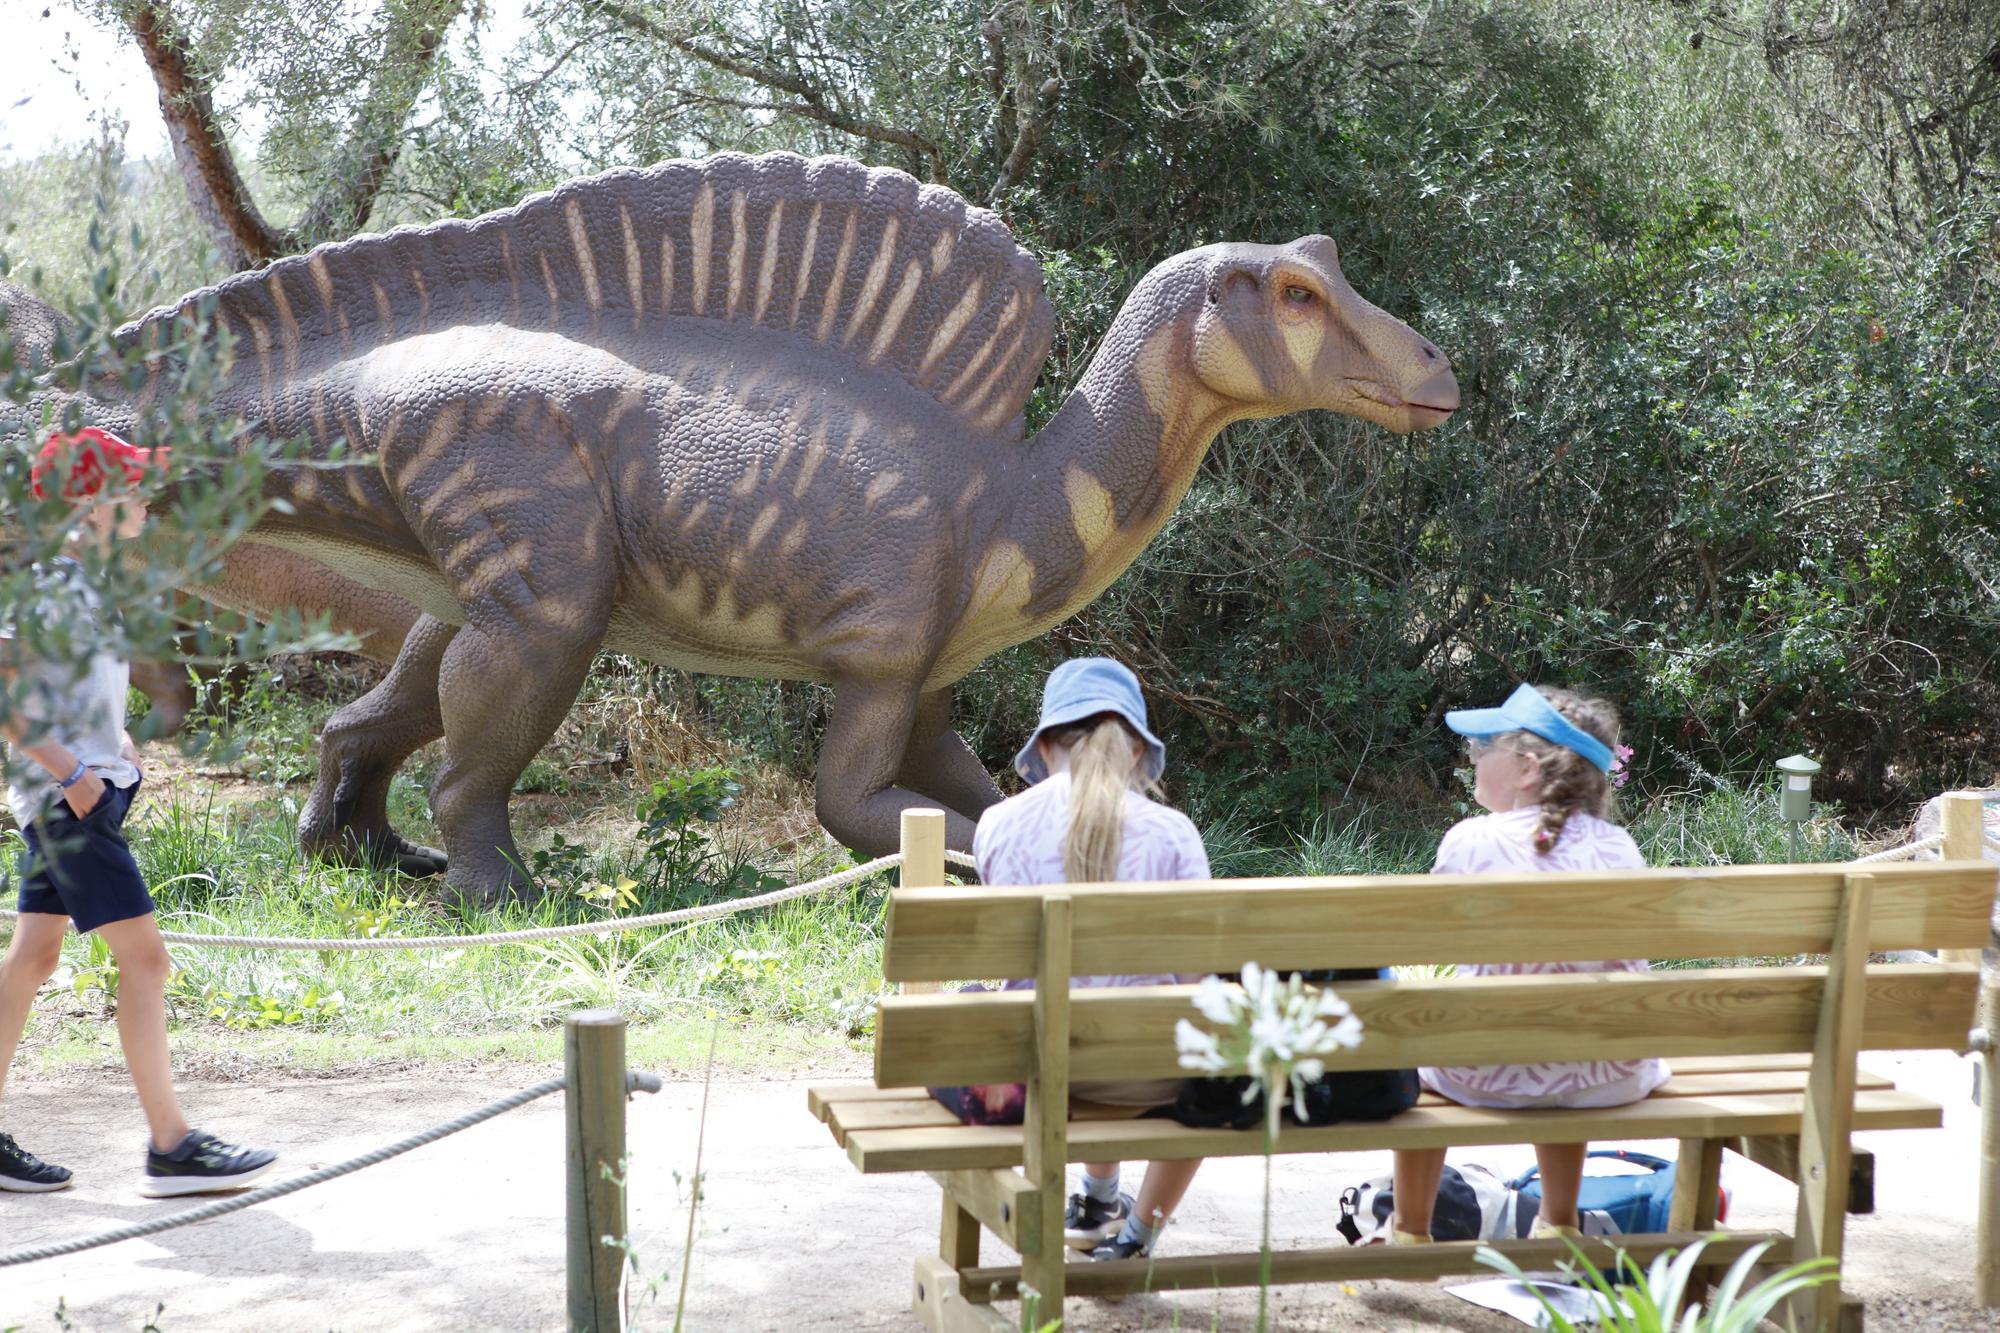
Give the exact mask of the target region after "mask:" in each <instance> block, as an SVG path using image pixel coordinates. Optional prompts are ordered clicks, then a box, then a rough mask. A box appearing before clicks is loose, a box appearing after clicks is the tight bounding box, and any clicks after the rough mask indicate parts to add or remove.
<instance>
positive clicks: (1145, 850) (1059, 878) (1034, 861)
mask: <svg viewBox="0 0 2000 1333" xmlns="http://www.w3.org/2000/svg"><path fill="white" fill-rule="evenodd" d="M1070 786H1071V783H1070V775H1069V774H1068V773H1056V774H1052V775H1051V776H1049V777H1047V778H1044V779H1043V780H1042V781H1040V782H1038V783H1036V784H1035V785H1034V786H1032V787H1030V788H1028V790H1026V791H1024V792H1022V793H1021V794H1020V795H1019V796H1010V797H1008V798H1007V799H1006V800H1004V801H1002V802H1000V804H998V805H993V806H988V807H987V808H986V812H985V813H984V814H982V815H980V816H979V828H978V829H977V830H976V831H975V832H974V833H973V835H972V857H973V860H974V861H976V862H977V863H978V866H979V881H980V883H982V884H992V885H1009V884H1018V885H1034V884H1066V883H1068V882H1069V877H1068V876H1067V875H1065V874H1064V873H1063V836H1064V835H1065V834H1066V833H1067V832H1068V831H1069V796H1070ZM1122 834H1123V837H1122V841H1121V842H1120V843H1119V847H1118V876H1117V877H1118V879H1119V880H1120V881H1121V882H1127V883H1130V882H1152V881H1157V880H1172V879H1207V878H1208V852H1207V851H1206V850H1205V849H1204V848H1203V847H1202V845H1201V833H1200V832H1199V831H1198V830H1197V829H1196V828H1195V826H1194V821H1193V820H1191V819H1189V818H1188V817H1187V816H1186V815H1184V814H1182V813H1181V812H1180V811H1178V810H1175V809H1173V808H1172V807H1171V806H1165V805H1161V804H1160V803H1159V802H1157V801H1150V800H1147V799H1146V798H1145V797H1144V796H1141V795H1140V794H1139V793H1138V792H1136V791H1128V792H1126V793H1125V823H1124V827H1123V829H1122ZM1175 979H1176V978H1175V977H1173V976H1172V975H1170V974H1167V973H1151V974H1147V973H1129V974H1120V975H1115V976H1092V977H1076V978H1073V979H1072V981H1071V984H1072V985H1075V986H1151V985H1156V984H1159V983H1161V982H1168V981H1173V980H1175ZM1014 988H1015V987H1013V986H1011V985H1010V986H1009V989H1014Z"/></svg>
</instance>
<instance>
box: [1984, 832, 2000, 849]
mask: <svg viewBox="0 0 2000 1333" xmlns="http://www.w3.org/2000/svg"><path fill="white" fill-rule="evenodd" d="M1980 839H1981V841H1983V842H1984V843H1985V844H1986V850H1987V851H1989V852H2000V838H1996V837H1994V836H1993V835H1992V834H1991V833H1983V834H1981V835H1980Z"/></svg>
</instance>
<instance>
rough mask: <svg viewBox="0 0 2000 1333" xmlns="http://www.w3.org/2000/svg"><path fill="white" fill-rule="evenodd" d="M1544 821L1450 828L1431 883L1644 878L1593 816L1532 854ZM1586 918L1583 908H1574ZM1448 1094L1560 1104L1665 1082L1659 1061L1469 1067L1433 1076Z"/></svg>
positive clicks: (1529, 970)
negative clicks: (1575, 875) (1592, 875)
mask: <svg viewBox="0 0 2000 1333" xmlns="http://www.w3.org/2000/svg"><path fill="white" fill-rule="evenodd" d="M1541 816H1542V810H1541V807H1540V806H1538V805H1531V806H1523V807H1520V808H1518V809H1514V810H1508V811H1504V812H1502V813H1500V814H1493V815H1478V816H1475V817H1474V818H1472V819H1464V820H1460V821H1459V822H1458V823H1456V824H1454V825H1452V827H1451V829H1450V831H1449V832H1447V833H1446V834H1445V835H1444V841H1443V842H1441V843H1439V844H1438V854H1437V864H1436V865H1435V866H1433V867H1431V873H1432V874H1436V875H1470V874H1479V873H1482V872H1488V871H1498V872H1503V873H1507V874H1517V875H1518V874H1521V873H1523V872H1526V873H1530V874H1532V873H1535V872H1537V871H1544V870H1550V871H1553V870H1642V869H1644V868H1645V865H1646V858H1645V857H1644V856H1642V855H1640V853H1639V845H1638V844H1637V843H1635V842H1633V841H1632V835H1631V834H1629V833H1627V832H1626V831H1625V830H1624V829H1622V828H1620V827H1618V826H1617V825H1616V824H1613V823H1610V822H1608V821H1606V820H1603V819H1599V818H1598V817H1597V816H1596V815H1587V814H1574V815H1571V816H1570V817H1569V819H1568V821H1567V822H1566V823H1565V824H1564V825H1563V831H1562V837H1561V838H1560V839H1559V840H1558V841H1557V843H1556V845H1555V846H1554V847H1553V848H1551V849H1550V851H1549V852H1548V854H1547V855H1543V854H1542V853H1540V852H1537V851H1536V850H1535V829H1536V826H1537V825H1539V824H1540V822H1541ZM1578 906H1579V908H1581V909H1583V910H1588V904H1581V903H1580V904H1578ZM1647 970H1649V969H1648V967H1647V964H1646V960H1645V959H1643V958H1621V959H1615V960H1613V961H1611V962H1604V963H1588V962H1579V963H1466V964H1461V965H1460V966H1459V969H1458V974H1459V975H1460V976H1462V977H1507V976H1546V975H1549V974H1554V973H1579V972H1645V971H1647ZM1436 1072H1437V1073H1438V1074H1440V1075H1442V1076H1443V1077H1442V1078H1441V1079H1439V1080H1437V1081H1438V1082H1439V1083H1441V1084H1443V1085H1444V1086H1445V1090H1447V1091H1449V1090H1450V1089H1451V1087H1453V1086H1457V1087H1463V1088H1467V1089H1469V1090H1471V1091H1472V1092H1474V1093H1479V1094H1484V1095H1486V1096H1491V1097H1497V1098H1505V1099H1508V1100H1513V1099H1517V1098H1518V1099H1530V1098H1539V1097H1562V1096H1566V1095H1569V1094H1573V1093H1577V1092H1580V1091H1582V1090H1583V1089H1586V1088H1595V1087H1600V1086H1602V1085H1604V1084H1609V1083H1618V1082H1621V1081H1624V1080H1628V1079H1630V1080H1633V1081H1634V1083H1635V1084H1637V1085H1638V1086H1642V1087H1643V1086H1645V1085H1648V1084H1650V1085H1652V1086H1654V1087H1657V1086H1658V1085H1659V1084H1660V1083H1663V1082H1665V1081H1666V1077H1667V1069H1666V1066H1665V1065H1664V1064H1663V1063H1662V1062H1661V1061H1659V1060H1654V1059H1645V1060H1587V1061H1569V1062H1545V1063H1541V1064H1531V1065H1474V1066H1465V1067H1459V1068H1452V1069H1443V1070H1439V1071H1436ZM1641 1095H1643V1094H1641Z"/></svg>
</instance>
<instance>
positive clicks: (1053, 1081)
mask: <svg viewBox="0 0 2000 1333" xmlns="http://www.w3.org/2000/svg"><path fill="white" fill-rule="evenodd" d="M1069 962H1070V897H1069V895H1068V894H1066V893H1052V894H1050V895H1048V896H1047V897H1045V898H1043V899H1042V947H1041V957H1040V959H1039V960H1038V961H1037V964H1036V968H1035V1074H1034V1077H1033V1078H1031V1079H1029V1080H1028V1107H1027V1111H1026V1113H1025V1115H1024V1116H1023V1120H1022V1125H1021V1128H1022V1131H1023V1133H1022V1136H1021V1138H1022V1142H1021V1165H1022V1168H1023V1174H1025V1175H1026V1176H1027V1178H1028V1183H1029V1184H1031V1185H1033V1186H1034V1187H1035V1188H1036V1189H1038V1190H1040V1191H1041V1195H1040V1198H1039V1200H1038V1203H1039V1205H1040V1207H1041V1210H1042V1216H1041V1225H1040V1227H1039V1231H1040V1234H1041V1245H1040V1246H1039V1247H1038V1253H1035V1254H1023V1255H1022V1256H1021V1283H1022V1285H1023V1287H1026V1288H1033V1290H1034V1294H1035V1299H1034V1300H1033V1301H1030V1300H1029V1299H1028V1297H1027V1295H1026V1294H1025V1293H1024V1294H1023V1296H1022V1301H1021V1320H1022V1325H1021V1326H1022V1328H1023V1329H1028V1330H1032V1329H1038V1328H1041V1327H1043V1326H1044V1325H1046V1324H1048V1323H1050V1322H1051V1321H1053V1320H1059V1319H1061V1318H1062V1313H1063V1288H1064V1283H1065V1276H1064V1272H1063V1261H1064V1259H1065V1257H1066V1256H1065V1253H1064V1246H1063V1245H1062V1234H1063V1230H1062V1225H1063V1201H1064V1198H1065V1186H1066V1184H1067V1178H1068V1158H1069Z"/></svg>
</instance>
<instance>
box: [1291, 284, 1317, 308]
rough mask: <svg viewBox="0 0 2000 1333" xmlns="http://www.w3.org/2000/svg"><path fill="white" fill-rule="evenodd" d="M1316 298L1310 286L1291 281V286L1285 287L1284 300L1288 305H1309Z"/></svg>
mask: <svg viewBox="0 0 2000 1333" xmlns="http://www.w3.org/2000/svg"><path fill="white" fill-rule="evenodd" d="M1317 299H1318V298H1317V297H1315V296H1314V295H1313V293H1312V289H1311V288H1310V287H1301V286H1299V285H1298V284H1297V283H1293V284H1292V285H1291V286H1289V287H1287V288H1285V301H1286V303H1287V304H1289V305H1295V306H1309V305H1311V304H1312V303H1313V302H1314V301H1315V300H1317Z"/></svg>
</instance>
